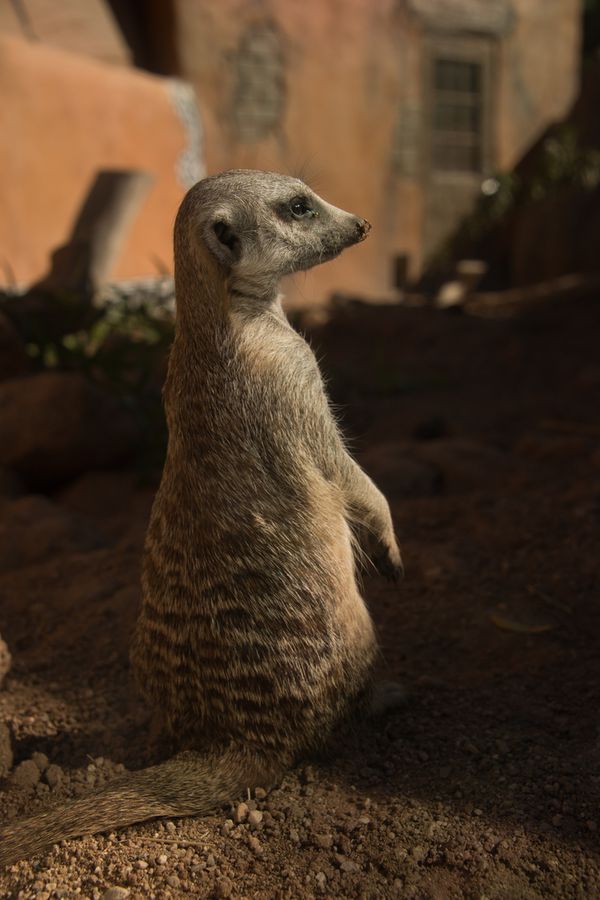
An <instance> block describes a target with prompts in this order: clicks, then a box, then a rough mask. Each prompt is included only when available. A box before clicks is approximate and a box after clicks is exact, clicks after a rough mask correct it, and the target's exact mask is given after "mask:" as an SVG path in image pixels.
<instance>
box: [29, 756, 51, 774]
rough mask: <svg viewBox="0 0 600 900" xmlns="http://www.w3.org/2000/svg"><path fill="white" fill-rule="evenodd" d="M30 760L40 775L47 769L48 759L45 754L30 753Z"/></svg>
mask: <svg viewBox="0 0 600 900" xmlns="http://www.w3.org/2000/svg"><path fill="white" fill-rule="evenodd" d="M31 758H32V760H33V761H34V763H35V764H36V766H37V767H38V769H39V770H40V772H42V774H43V773H44V772H45V771H46V769H47V768H48V757H47V756H46V754H45V753H32V754H31Z"/></svg>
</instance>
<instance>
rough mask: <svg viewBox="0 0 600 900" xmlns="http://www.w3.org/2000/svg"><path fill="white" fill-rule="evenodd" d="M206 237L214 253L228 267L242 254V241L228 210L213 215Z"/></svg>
mask: <svg viewBox="0 0 600 900" xmlns="http://www.w3.org/2000/svg"><path fill="white" fill-rule="evenodd" d="M205 239H206V243H207V245H208V248H209V250H210V251H211V252H212V254H213V255H214V256H216V257H217V259H218V260H219V262H220V263H222V264H223V265H224V266H226V267H227V268H230V267H231V266H232V265H233V264H234V263H236V262H237V261H238V260H239V258H240V256H241V255H242V242H241V240H240V238H239V237H238V235H237V233H236V229H235V225H234V223H233V219H232V216H231V214H230V212H229V211H228V210H227V211H226V210H221V211H219V212H217V213H215V215H214V216H212V218H211V220H210V222H209V223H208V225H207V228H206V232H205Z"/></svg>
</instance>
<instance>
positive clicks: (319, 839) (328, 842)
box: [313, 834, 333, 850]
mask: <svg viewBox="0 0 600 900" xmlns="http://www.w3.org/2000/svg"><path fill="white" fill-rule="evenodd" d="M313 842H314V845H315V847H319V848H320V849H321V850H331V848H332V847H333V837H332V835H330V834H315V836H314V838H313Z"/></svg>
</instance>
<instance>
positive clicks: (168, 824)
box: [165, 822, 177, 834]
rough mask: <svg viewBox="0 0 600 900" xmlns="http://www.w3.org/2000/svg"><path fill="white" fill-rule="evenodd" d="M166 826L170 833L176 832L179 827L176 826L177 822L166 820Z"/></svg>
mask: <svg viewBox="0 0 600 900" xmlns="http://www.w3.org/2000/svg"><path fill="white" fill-rule="evenodd" d="M165 828H166V829H167V831H168V832H169V834H175V832H176V831H177V829H176V828H175V823H174V822H166V823H165Z"/></svg>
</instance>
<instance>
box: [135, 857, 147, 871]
mask: <svg viewBox="0 0 600 900" xmlns="http://www.w3.org/2000/svg"><path fill="white" fill-rule="evenodd" d="M135 865H136V868H138V869H147V868H148V863H147V862H146V860H145V859H136V861H135Z"/></svg>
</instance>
